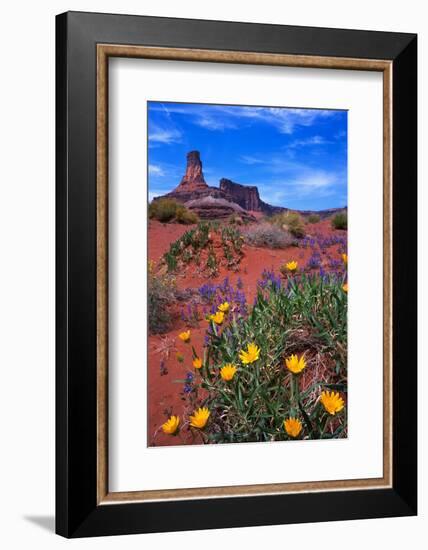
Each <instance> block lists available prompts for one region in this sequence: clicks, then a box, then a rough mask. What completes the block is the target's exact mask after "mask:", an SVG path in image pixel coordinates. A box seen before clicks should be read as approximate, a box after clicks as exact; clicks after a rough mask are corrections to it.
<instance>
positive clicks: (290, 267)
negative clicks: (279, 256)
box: [285, 260, 298, 273]
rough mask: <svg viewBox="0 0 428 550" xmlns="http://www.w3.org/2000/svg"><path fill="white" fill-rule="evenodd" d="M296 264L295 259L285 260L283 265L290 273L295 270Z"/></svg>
mask: <svg viewBox="0 0 428 550" xmlns="http://www.w3.org/2000/svg"><path fill="white" fill-rule="evenodd" d="M297 266H298V263H297V262H296V261H295V260H292V261H291V262H287V263H286V264H285V267H286V268H287V269H288V271H291V272H292V273H293V272H294V271H296V269H297Z"/></svg>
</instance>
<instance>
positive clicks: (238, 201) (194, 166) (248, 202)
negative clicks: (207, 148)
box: [154, 151, 343, 221]
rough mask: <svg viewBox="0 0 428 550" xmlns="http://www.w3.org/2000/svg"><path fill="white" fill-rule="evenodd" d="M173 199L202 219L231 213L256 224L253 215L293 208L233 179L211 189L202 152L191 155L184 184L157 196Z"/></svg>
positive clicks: (323, 212)
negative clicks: (263, 197) (268, 200)
mask: <svg viewBox="0 0 428 550" xmlns="http://www.w3.org/2000/svg"><path fill="white" fill-rule="evenodd" d="M161 198H170V199H174V200H176V201H178V202H181V203H183V204H184V205H185V206H186V207H187V208H189V209H190V210H192V211H194V212H196V213H197V214H198V216H199V217H200V218H201V219H208V220H210V219H224V218H228V217H229V216H230V215H231V214H237V215H239V216H240V217H241V218H242V219H244V220H245V219H246V220H249V221H255V220H256V218H255V217H254V215H253V214H252V213H251V212H261V213H263V214H266V215H272V214H276V213H279V212H287V211H288V210H289V209H288V208H285V207H281V206H272V205H270V204H267V203H266V202H264V201H262V200H261V198H260V195H259V190H258V188H257V187H256V186H255V185H253V186H250V185H242V184H240V183H235V182H233V181H231V180H229V179H226V178H222V179H221V180H220V187H210V186H209V185H208V184H207V183H206V181H205V178H204V173H203V170H202V161H201V156H200V153H199V151H190V152H189V153H187V165H186V172H185V174H184V176H183V178H182V179H181V181H180V183H179V184H178V185H177V187H175V189H173V191H171V192H170V193H167V194H166V195H163V196H161V197H156V198H155V199H154V200H159V199H161ZM341 210H343V208H331V209H329V210H321V211H317V212H316V213H317V214H319V216H320V217H321V219H323V218H326V217H328V216H330V215H331V214H333V213H334V212H337V211H341ZM300 212H301V214H302V215H305V216H306V215H309V214H312V213H315V211H312V210H311V211H309V210H305V211H300Z"/></svg>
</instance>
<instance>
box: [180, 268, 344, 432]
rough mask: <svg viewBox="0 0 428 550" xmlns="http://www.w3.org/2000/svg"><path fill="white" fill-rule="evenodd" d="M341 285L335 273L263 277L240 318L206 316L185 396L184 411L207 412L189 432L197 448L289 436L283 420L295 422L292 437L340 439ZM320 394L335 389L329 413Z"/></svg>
mask: <svg viewBox="0 0 428 550" xmlns="http://www.w3.org/2000/svg"><path fill="white" fill-rule="evenodd" d="M343 285H344V279H343V278H341V277H336V276H329V277H325V276H324V277H321V276H312V277H306V276H302V277H290V278H289V279H288V280H287V281H285V282H284V281H281V279H280V278H278V277H276V276H275V275H274V273H272V272H265V273H264V277H263V280H262V281H260V282H259V287H258V288H259V290H258V294H257V298H256V301H255V303H254V306H253V307H252V309H251V310H250V311H249V312H248V314H242V315H239V318H238V319H237V318H236V316H235V314H232V313H230V311H229V312H228V313H226V314H225V315H224V316H223V315H220V316H219V318H218V319H217V318H216V316H214V315H212V316H211V321H210V326H209V329H208V331H207V334H206V344H205V345H206V350H205V353H204V354H202V353H200V352H199V350H198V351H196V350H195V351H194V354H195V355H197V356H198V357H201V358H202V357H203V364H202V367H201V368H200V369H198V371H197V373H195V377H194V378H192V385H191V387H190V388H189V392H188V394H187V399H188V400H189V409H190V410H195V409H197V408H198V407H206V409H208V411H209V420H208V422H207V423H206V424H204V426H203V429H201V430H198V429H197V430H196V432H197V434H198V436H200V437H202V439H203V441H204V443H226V442H227V443H238V442H250V441H278V440H286V439H292V438H293V436H292V435H290V434H289V433H288V432H287V431H286V428H285V425H284V421H285V420H287V419H290V418H293V419H296V420H298V422H299V423H300V430H299V433H298V434H297V435H295V436H294V437H296V438H299V439H327V438H340V437H346V434H347V418H346V406H344V405H345V403H344V401H345V397H346V392H347V355H346V350H347V294H346V291H345V290H344V288H343ZM293 355H296V356H297V359H298V360H299V361H300V360H301V358H302V357H303V366H302V365H300V364H299V365H295V366H298V367H299V368H298V369H296V370H292V369H291V368H290V367H288V366H287V365H286V360H289V361H290V359H291V360H292V361H293V359H292V356H293ZM294 361H295V360H294ZM224 369H225V370H224ZM320 369H321V370H320ZM200 390H202V392H201V391H200ZM325 391H334V392H337V397H335V398H334V399H337V400H336V405H337V410H335V411H334V412H331V411H330V412H329V411H328V408H327V407H326V406H325V405H323V404H322V403H321V396H322V392H325ZM324 397H325V396H324ZM330 405H331V403H330Z"/></svg>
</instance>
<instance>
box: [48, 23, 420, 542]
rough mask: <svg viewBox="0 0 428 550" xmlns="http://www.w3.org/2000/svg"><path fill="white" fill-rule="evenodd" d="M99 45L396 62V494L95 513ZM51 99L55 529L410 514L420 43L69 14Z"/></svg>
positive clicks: (61, 30) (72, 533) (175, 527)
mask: <svg viewBox="0 0 428 550" xmlns="http://www.w3.org/2000/svg"><path fill="white" fill-rule="evenodd" d="M100 43H103V44H123V45H146V46H161V47H170V48H190V49H192V48H195V49H203V50H211V49H212V50H223V51H238V52H239V51H242V52H248V51H250V52H260V53H281V54H290V55H305V56H319V57H323V56H327V57H330V56H332V57H339V58H340V57H344V58H355V59H366V60H389V61H391V62H392V91H393V108H392V121H391V124H392V128H393V132H392V136H393V137H392V159H393V161H392V181H393V186H392V216H393V225H392V276H393V292H392V303H393V309H392V334H393V336H392V350H393V351H392V364H393V366H392V373H393V375H392V411H393V413H392V418H393V434H392V438H393V453H392V464H393V479H392V487H390V488H382V489H361V490H337V491H328V492H323V491H321V492H307V493H295V494H293V493H289V494H275V495H268V496H267V495H263V496H245V497H230V498H229V497H226V498H206V499H192V500H180V501H176V500H167V501H161V502H127V503H120V504H115V503H109V504H108V505H99V504H98V503H97V371H96V358H97V348H96V334H97V315H96V273H97V256H96V238H97V225H96V208H97V202H96V173H97V138H96V136H97V119H96V112H97V111H96V109H97V105H96V98H97V95H96V79H97V65H96V61H97V59H96V47H97V44H100ZM56 97H57V101H56V133H57V137H56V159H57V160H56V212H57V214H56V258H57V259H56V532H57V533H58V534H60V535H62V536H65V537H86V536H100V535H116V534H127V533H149V532H161V531H181V530H194V529H212V528H227V527H244V526H256V525H274V524H283V523H303V522H320V521H337V520H346V519H363V518H375V517H394V516H409V515H415V514H416V513H417V401H416V397H417V393H416V388H417V372H416V365H417V341H416V340H417V330H416V329H417V290H416V288H417V260H416V258H417V185H416V184H417V36H416V35H415V34H404V33H386V32H372V31H355V30H342V29H326V28H309V27H294V26H280V25H265V24H248V23H232V22H219V21H202V20H190V19H173V18H163V17H143V16H124V15H111V14H96V13H80V12H68V13H64V14H61V15H58V16H57V18H56ZM166 518H167V521H166Z"/></svg>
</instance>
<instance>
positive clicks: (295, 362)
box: [285, 354, 306, 374]
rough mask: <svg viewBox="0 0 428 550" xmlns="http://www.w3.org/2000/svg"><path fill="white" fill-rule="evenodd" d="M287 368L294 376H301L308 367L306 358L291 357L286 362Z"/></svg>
mask: <svg viewBox="0 0 428 550" xmlns="http://www.w3.org/2000/svg"><path fill="white" fill-rule="evenodd" d="M285 366H286V367H287V369H288V370H289V371H290V372H292V373H293V374H299V372H302V370H303V369H304V368H305V367H306V361H305V357H304V356H303V355H301V356H300V359H299V357H297V355H294V354H293V355H291V356H290V357H288V358H287V359H286V360H285Z"/></svg>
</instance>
